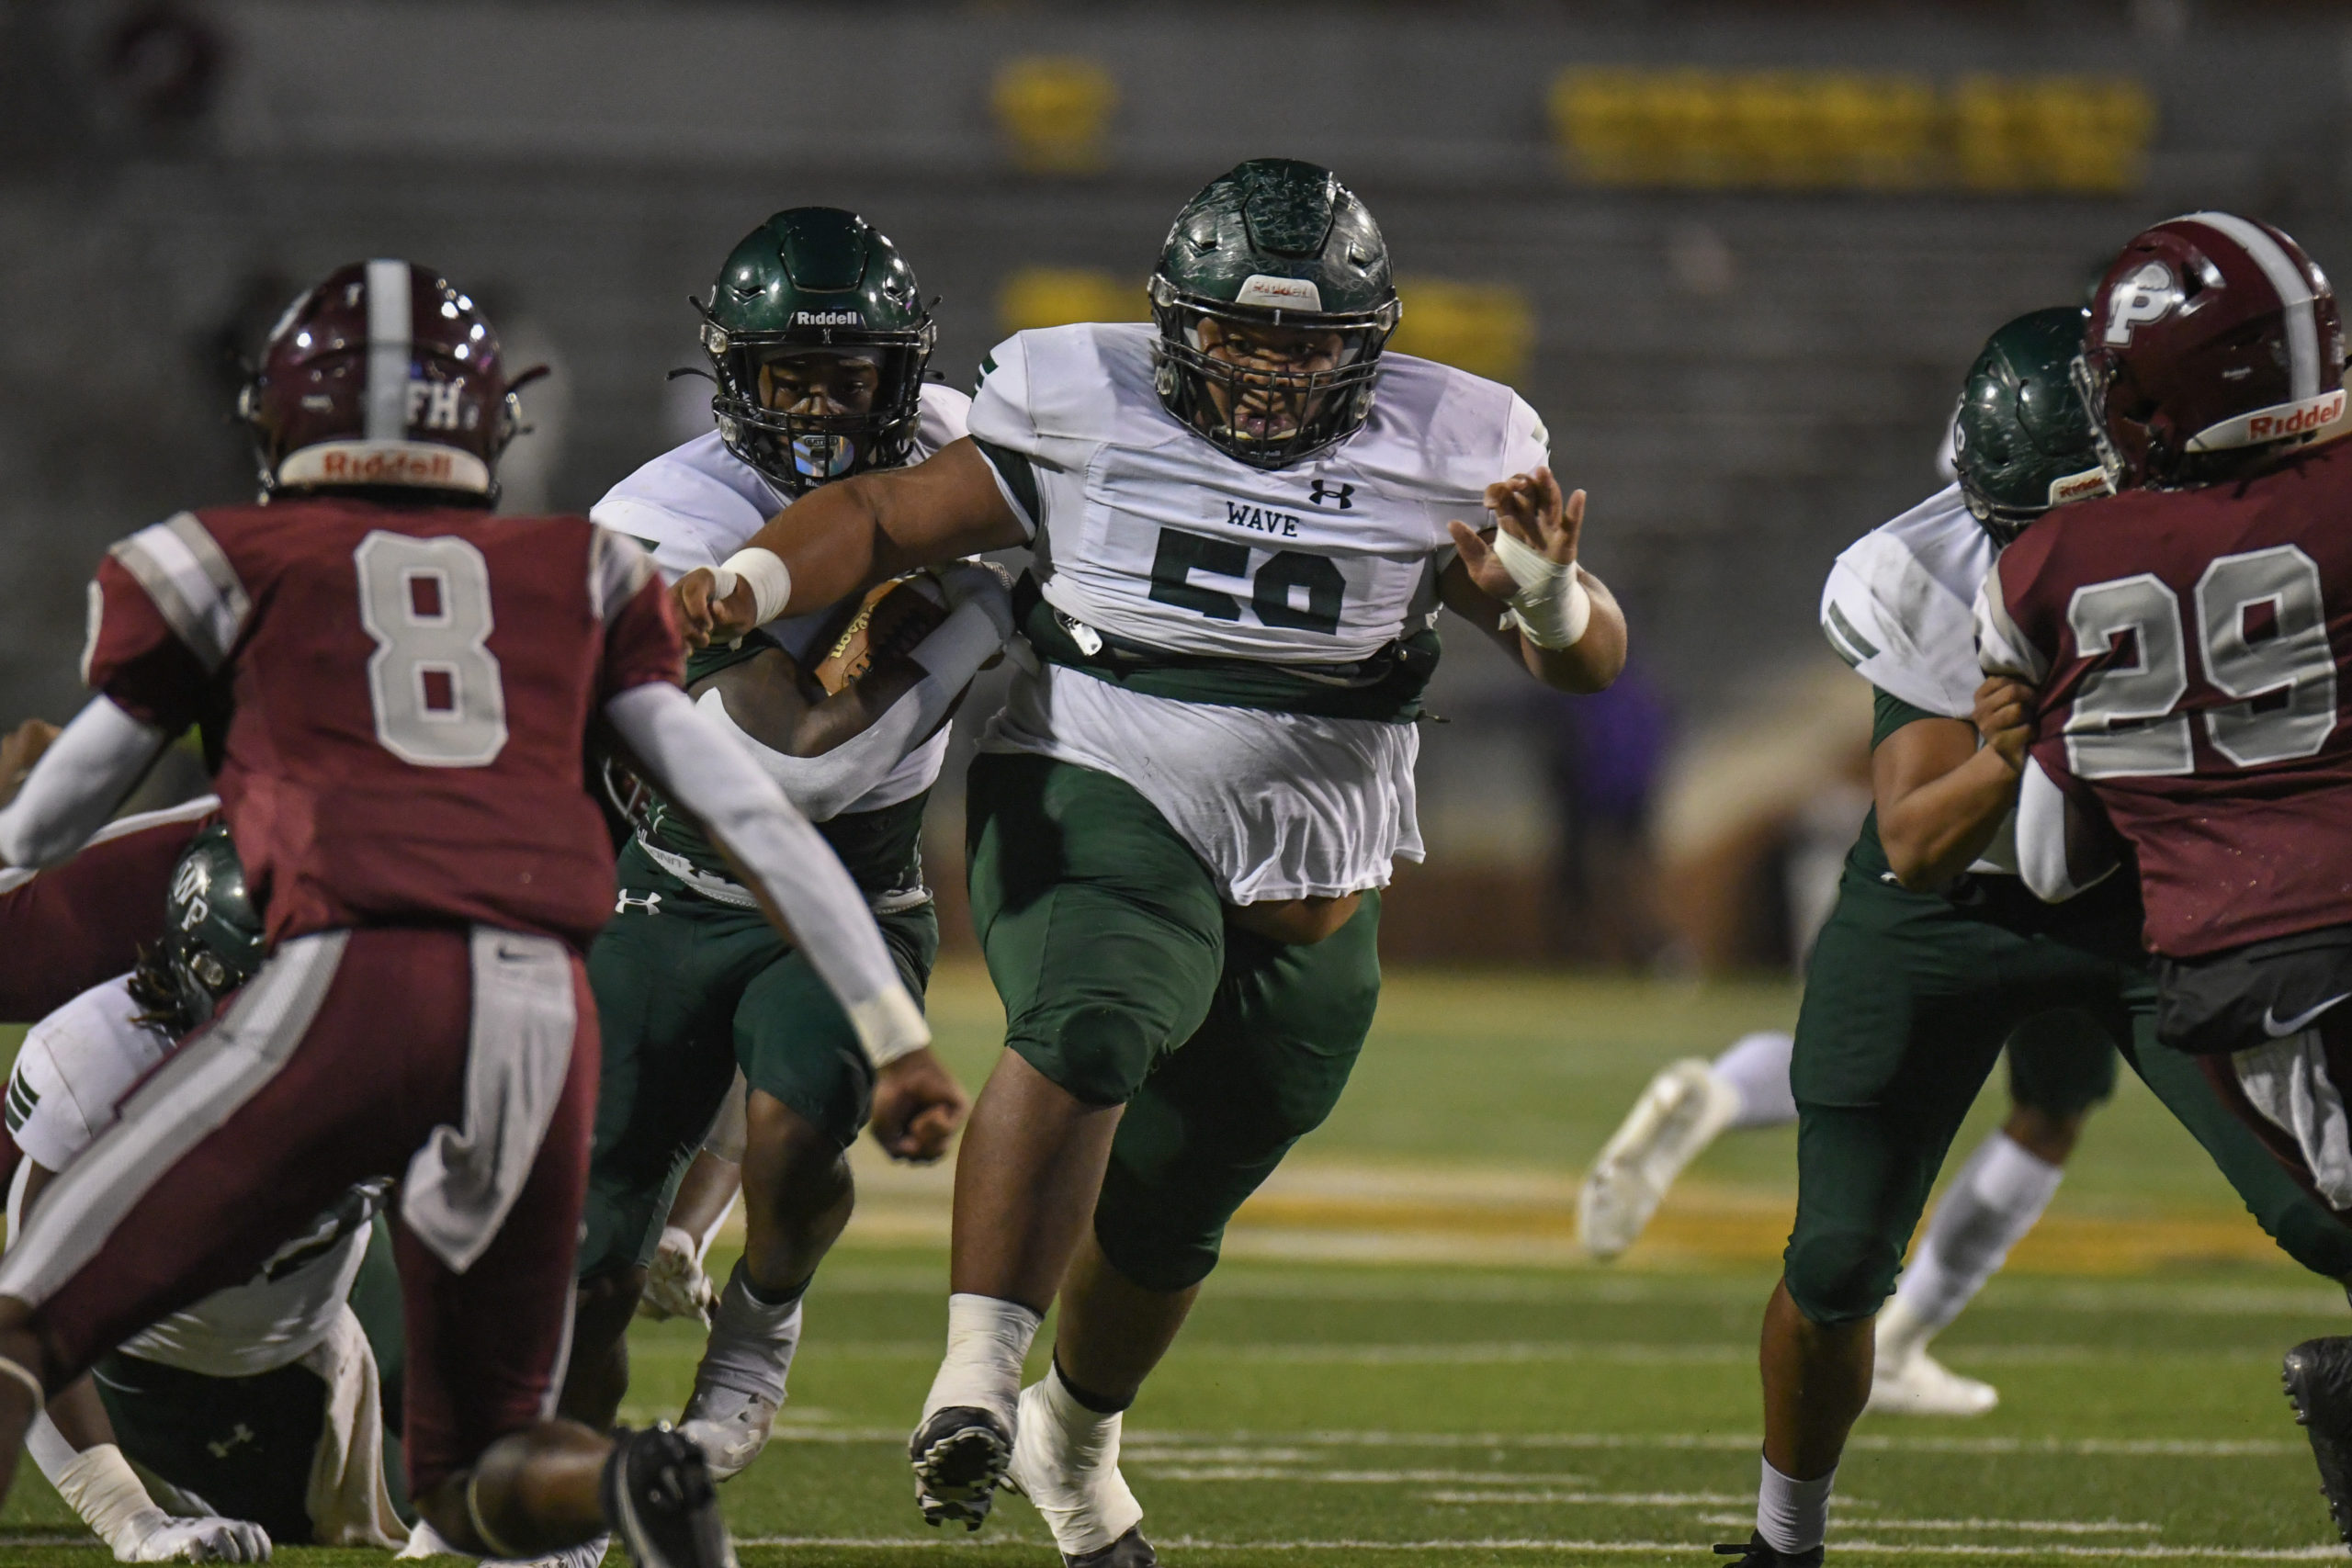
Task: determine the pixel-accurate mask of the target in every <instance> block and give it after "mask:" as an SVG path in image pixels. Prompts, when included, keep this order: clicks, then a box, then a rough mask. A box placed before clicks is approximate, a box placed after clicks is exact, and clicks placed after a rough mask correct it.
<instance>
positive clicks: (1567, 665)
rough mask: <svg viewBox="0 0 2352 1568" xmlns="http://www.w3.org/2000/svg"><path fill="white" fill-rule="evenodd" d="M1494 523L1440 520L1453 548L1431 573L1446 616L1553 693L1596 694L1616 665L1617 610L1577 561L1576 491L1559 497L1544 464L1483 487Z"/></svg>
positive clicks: (1579, 495)
mask: <svg viewBox="0 0 2352 1568" xmlns="http://www.w3.org/2000/svg"><path fill="white" fill-rule="evenodd" d="M1584 508H1585V494H1584V491H1577V492H1576V493H1575V494H1573V495H1570V496H1567V497H1566V498H1563V497H1562V495H1561V494H1560V481H1559V480H1558V479H1555V478H1554V477H1553V474H1552V470H1551V469H1550V468H1537V469H1536V470H1535V471H1534V472H1532V473H1527V474H1513V475H1512V476H1511V477H1510V479H1504V480H1502V481H1500V482H1499V483H1497V484H1490V485H1488V486H1487V510H1488V511H1490V512H1492V513H1494V514H1495V517H1496V520H1497V522H1498V525H1499V526H1498V528H1497V529H1496V530H1495V531H1494V532H1492V533H1488V534H1481V533H1479V532H1478V531H1477V530H1476V529H1475V528H1473V527H1471V526H1470V525H1468V524H1466V523H1459V522H1457V523H1449V524H1447V525H1446V527H1447V529H1448V530H1449V531H1450V532H1451V533H1452V534H1453V543H1454V547H1455V548H1456V549H1458V550H1459V551H1460V552H1461V554H1460V557H1459V558H1457V559H1456V560H1455V561H1454V562H1453V565H1451V566H1449V567H1447V568H1446V569H1445V575H1444V576H1443V577H1442V579H1440V580H1439V583H1438V592H1439V596H1440V597H1441V598H1442V599H1443V600H1444V602H1445V605H1446V607H1447V608H1448V609H1450V610H1452V611H1453V613H1454V614H1455V615H1460V616H1462V617H1463V618H1464V619H1465V620H1467V621H1469V622H1470V623H1471V624H1472V625H1473V626H1476V627H1477V628H1478V629H1479V630H1480V631H1482V632H1484V633H1486V635H1487V636H1488V637H1492V638H1493V639H1494V640H1495V641H1496V642H1497V643H1498V645H1500V647H1501V648H1502V649H1503V650H1504V651H1505V652H1507V653H1510V655H1512V656H1513V657H1514V658H1516V659H1518V660H1519V661H1520V662H1521V664H1523V665H1524V666H1525V667H1526V669H1527V671H1528V673H1530V674H1532V675H1533V676H1534V677H1535V678H1536V679H1537V680H1539V681H1541V682H1544V684H1545V685H1547V686H1554V687H1557V688H1558V689H1559V690H1561V691H1563V692H1598V691H1601V690H1603V689H1604V688H1606V687H1607V686H1608V685H1609V683H1610V682H1612V681H1614V680H1616V679H1617V674H1618V671H1621V670H1623V669H1624V668H1625V615H1624V613H1623V611H1622V610H1620V609H1619V608H1618V607H1617V599H1616V596H1615V595H1614V594H1612V593H1611V592H1609V588H1608V585H1607V584H1605V583H1603V582H1602V581H1600V579H1599V578H1598V577H1595V576H1594V575H1593V574H1592V573H1590V572H1589V571H1587V570H1585V569H1584V568H1583V567H1582V566H1580V565H1578V564H1577V543H1578V541H1579V540H1580V538H1581V537H1582V535H1583V532H1584Z"/></svg>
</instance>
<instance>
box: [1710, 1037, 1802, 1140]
mask: <svg viewBox="0 0 2352 1568" xmlns="http://www.w3.org/2000/svg"><path fill="white" fill-rule="evenodd" d="M1795 1050H1796V1040H1795V1038H1794V1037H1793V1036H1792V1035H1788V1034H1784V1033H1782V1032H1780V1031H1779V1030H1777V1029H1762V1030H1758V1031H1757V1032H1755V1033H1753V1034H1743V1035H1741V1036H1740V1037H1739V1038H1738V1039H1736V1040H1735V1041H1733V1042H1732V1043H1731V1049H1730V1050H1728V1051H1725V1052H1724V1054H1723V1055H1720V1056H1718V1057H1716V1058H1715V1060H1714V1066H1713V1069H1712V1070H1713V1073H1714V1075H1715V1077H1718V1078H1720V1079H1722V1080H1723V1081H1724V1083H1727V1084H1729V1085H1730V1086H1731V1087H1732V1091H1733V1092H1734V1093H1736V1094H1737V1095H1738V1096H1739V1114H1738V1115H1736V1116H1735V1117H1733V1118H1732V1119H1731V1124H1732V1125H1733V1126H1734V1127H1784V1126H1786V1125H1788V1124H1789V1123H1790V1122H1793V1121H1795V1120H1796V1119H1797V1097H1796V1093H1795V1091H1794V1090H1792V1089H1790V1088H1789V1057H1790V1056H1791V1055H1792V1054H1793V1053H1794V1052H1795Z"/></svg>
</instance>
